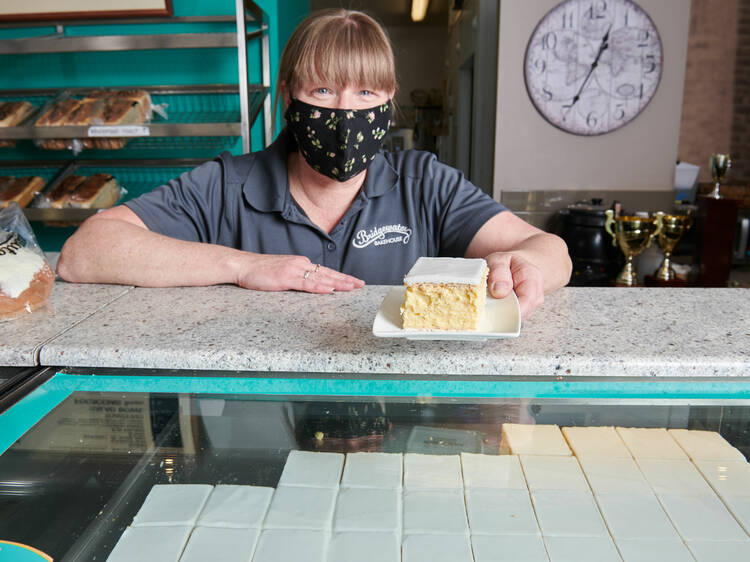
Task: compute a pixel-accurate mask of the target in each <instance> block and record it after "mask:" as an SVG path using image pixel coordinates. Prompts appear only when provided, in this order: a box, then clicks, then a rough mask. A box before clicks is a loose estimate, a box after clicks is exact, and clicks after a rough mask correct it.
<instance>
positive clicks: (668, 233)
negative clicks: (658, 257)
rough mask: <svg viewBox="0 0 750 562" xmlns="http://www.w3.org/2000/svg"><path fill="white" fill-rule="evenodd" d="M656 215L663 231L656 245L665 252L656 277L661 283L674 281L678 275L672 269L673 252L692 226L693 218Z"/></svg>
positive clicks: (658, 236)
mask: <svg viewBox="0 0 750 562" xmlns="http://www.w3.org/2000/svg"><path fill="white" fill-rule="evenodd" d="M656 215H657V218H659V219H660V220H661V230H660V231H659V234H658V235H657V238H656V243H657V244H659V248H660V249H661V251H662V252H664V261H662V262H661V265H660V266H659V269H657V270H656V275H655V277H656V278H657V279H658V280H660V281H674V279H675V277H676V275H675V272H674V269H673V268H672V260H671V256H672V252H673V251H674V248H675V246H677V243H678V242H679V241H680V238H682V235H683V234H685V232H687V231H688V230H689V229H690V227H691V226H692V224H693V218H692V217H691V216H690V215H665V214H664V213H662V212H661V211H659V212H658V213H656Z"/></svg>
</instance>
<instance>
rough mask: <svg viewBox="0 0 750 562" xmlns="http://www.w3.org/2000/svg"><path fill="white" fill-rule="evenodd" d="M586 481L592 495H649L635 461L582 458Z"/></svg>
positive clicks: (649, 488) (649, 490)
mask: <svg viewBox="0 0 750 562" xmlns="http://www.w3.org/2000/svg"><path fill="white" fill-rule="evenodd" d="M580 460H581V466H582V467H583V472H584V474H585V475H586V479H587V480H588V482H589V485H590V486H591V489H592V490H594V494H597V495H598V494H607V493H617V492H619V493H623V494H646V495H651V493H652V492H651V487H650V486H649V485H648V482H646V478H645V477H644V476H643V473H641V471H640V469H639V468H638V465H637V464H635V461H634V460H633V459H632V458H630V457H628V458H626V459H619V458H610V457H584V458H582V459H580Z"/></svg>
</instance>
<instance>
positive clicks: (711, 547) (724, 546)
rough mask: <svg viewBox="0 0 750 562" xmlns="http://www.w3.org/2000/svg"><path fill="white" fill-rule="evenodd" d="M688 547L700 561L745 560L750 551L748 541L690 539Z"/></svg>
mask: <svg viewBox="0 0 750 562" xmlns="http://www.w3.org/2000/svg"><path fill="white" fill-rule="evenodd" d="M687 545H688V548H689V549H690V550H691V551H692V553H693V555H694V556H695V559H696V560H697V561H698V562H717V561H718V560H732V561H733V560H743V559H745V558H747V553H748V552H750V543H748V541H746V540H744V541H688V542H687Z"/></svg>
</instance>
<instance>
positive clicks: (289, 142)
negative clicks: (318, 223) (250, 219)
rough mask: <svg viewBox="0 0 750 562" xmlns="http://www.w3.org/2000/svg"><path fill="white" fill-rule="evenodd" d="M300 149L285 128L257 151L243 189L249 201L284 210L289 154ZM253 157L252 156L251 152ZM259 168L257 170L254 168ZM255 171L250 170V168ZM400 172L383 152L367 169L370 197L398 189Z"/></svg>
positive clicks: (366, 192)
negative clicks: (271, 141) (268, 144)
mask: <svg viewBox="0 0 750 562" xmlns="http://www.w3.org/2000/svg"><path fill="white" fill-rule="evenodd" d="M293 150H297V143H296V142H295V141H294V138H293V137H292V135H291V133H290V132H289V130H288V129H287V128H286V127H285V128H284V129H283V130H282V131H281V132H280V133H279V136H278V137H277V138H276V140H275V141H274V142H273V143H271V145H270V146H269V147H268V148H267V149H266V150H263V151H261V152H257V153H255V154H254V155H253V156H254V157H255V158H254V161H253V163H252V165H251V167H250V169H249V170H248V174H247V176H246V177H245V178H244V179H243V180H242V181H243V182H244V183H243V185H242V192H243V193H244V195H245V199H246V200H247V202H248V203H249V204H250V205H252V207H253V208H255V209H257V210H258V211H261V212H266V213H269V212H279V213H280V212H283V211H284V210H285V204H286V202H287V193H288V192H289V175H288V173H287V167H286V166H287V164H286V162H287V157H288V155H289V153H290V152H291V151H293ZM248 156H249V155H248ZM256 167H259V169H257V170H254V168H256ZM251 170H252V171H253V173H252V174H251V173H249V172H250V171H251ZM398 179H399V176H398V172H396V170H395V169H394V168H393V166H391V164H390V162H388V160H387V159H386V157H385V156H384V155H383V153H382V151H381V152H378V153H377V154H376V155H375V159H374V160H373V161H372V162H371V163H370V165H369V166H368V168H367V176H365V183H364V186H363V188H362V192H363V194H364V195H365V197H367V199H373V198H375V197H380V196H381V195H384V194H386V193H388V192H389V191H391V190H392V189H394V188H395V187H396V184H397V183H398Z"/></svg>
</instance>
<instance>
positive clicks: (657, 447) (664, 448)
mask: <svg viewBox="0 0 750 562" xmlns="http://www.w3.org/2000/svg"><path fill="white" fill-rule="evenodd" d="M617 433H619V434H620V437H622V440H623V441H624V442H625V445H626V446H627V447H628V449H629V450H630V452H631V453H632V454H633V456H634V457H635V458H636V459H639V458H643V459H687V455H686V454H685V452H684V451H683V450H682V449H680V446H679V445H678V444H677V442H676V441H675V440H674V439H672V437H670V435H669V433H667V430H666V429H665V428H663V427H659V428H656V427H654V428H651V427H618V428H617Z"/></svg>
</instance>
